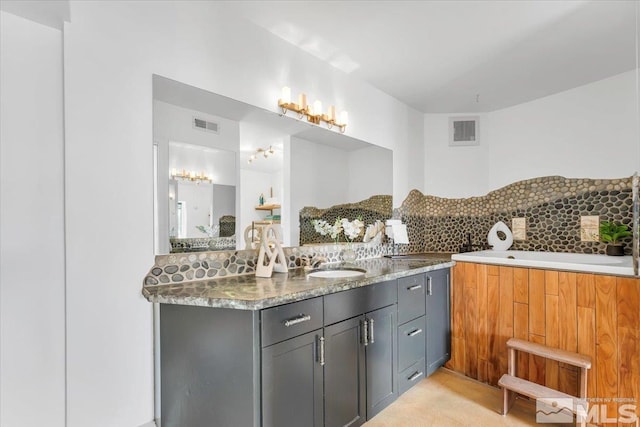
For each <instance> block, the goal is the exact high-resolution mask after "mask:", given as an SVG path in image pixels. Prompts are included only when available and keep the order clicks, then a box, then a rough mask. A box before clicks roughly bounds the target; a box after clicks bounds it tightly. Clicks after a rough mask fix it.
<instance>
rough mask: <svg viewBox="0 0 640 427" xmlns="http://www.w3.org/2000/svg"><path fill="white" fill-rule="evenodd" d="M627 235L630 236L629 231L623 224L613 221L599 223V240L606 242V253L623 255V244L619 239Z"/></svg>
mask: <svg viewBox="0 0 640 427" xmlns="http://www.w3.org/2000/svg"><path fill="white" fill-rule="evenodd" d="M627 236H631V232H630V231H629V227H627V226H626V225H624V224H616V223H615V222H614V221H602V222H601V223H600V241H601V242H603V243H606V244H607V255H612V256H622V255H624V246H623V245H622V243H621V242H619V240H621V239H624V238H625V237H627Z"/></svg>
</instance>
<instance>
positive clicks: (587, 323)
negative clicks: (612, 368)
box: [578, 289, 597, 397]
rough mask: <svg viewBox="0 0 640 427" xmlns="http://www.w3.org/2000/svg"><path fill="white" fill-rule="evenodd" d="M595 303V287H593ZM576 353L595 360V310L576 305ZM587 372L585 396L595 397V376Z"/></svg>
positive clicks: (593, 362)
mask: <svg viewBox="0 0 640 427" xmlns="http://www.w3.org/2000/svg"><path fill="white" fill-rule="evenodd" d="M593 294H594V303H595V289H594V293H593ZM578 353H580V354H584V355H586V356H589V357H591V363H592V364H595V362H596V310H595V309H594V308H586V307H578ZM593 373H594V372H593V371H591V372H587V397H596V396H597V391H596V376H595V375H593Z"/></svg>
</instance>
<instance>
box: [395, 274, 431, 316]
mask: <svg viewBox="0 0 640 427" xmlns="http://www.w3.org/2000/svg"><path fill="white" fill-rule="evenodd" d="M425 288H426V286H425V275H424V274H416V275H414V276H408V277H403V278H401V279H398V323H399V324H402V323H404V322H407V321H409V320H411V319H415V318H416V317H419V316H424V314H425V304H426V299H425Z"/></svg>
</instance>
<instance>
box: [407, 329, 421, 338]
mask: <svg viewBox="0 0 640 427" xmlns="http://www.w3.org/2000/svg"><path fill="white" fill-rule="evenodd" d="M420 333H422V329H414V330H413V331H411V332H409V333H408V334H407V336H409V337H415V336H416V335H418V334H420Z"/></svg>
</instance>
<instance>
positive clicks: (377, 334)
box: [365, 305, 398, 419]
mask: <svg viewBox="0 0 640 427" xmlns="http://www.w3.org/2000/svg"><path fill="white" fill-rule="evenodd" d="M396 310H397V308H396V306H395V305H391V306H388V307H385V308H381V309H379V310H376V311H372V312H370V313H367V314H366V315H365V317H366V321H367V323H368V334H367V335H368V345H367V346H366V366H367V419H371V418H372V417H373V416H374V415H376V414H377V413H378V412H380V411H381V410H382V409H384V408H385V407H387V406H388V405H389V404H390V403H391V402H393V401H394V400H395V399H396V398H397V397H398V378H397V375H396V363H397V361H396V357H397V353H396V352H397V348H398V338H397V335H396V333H397V323H396Z"/></svg>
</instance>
